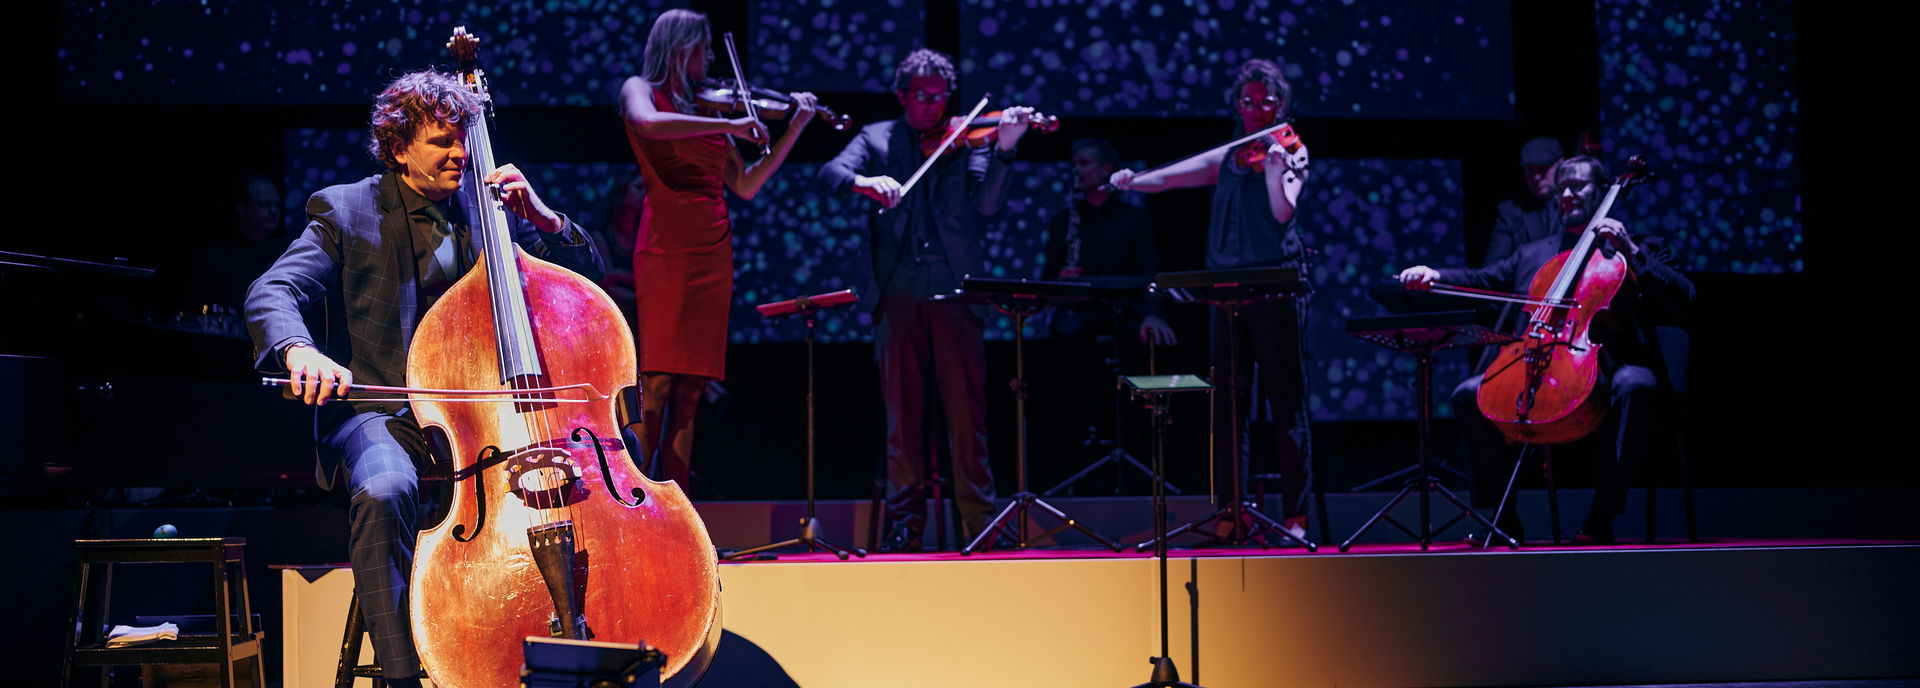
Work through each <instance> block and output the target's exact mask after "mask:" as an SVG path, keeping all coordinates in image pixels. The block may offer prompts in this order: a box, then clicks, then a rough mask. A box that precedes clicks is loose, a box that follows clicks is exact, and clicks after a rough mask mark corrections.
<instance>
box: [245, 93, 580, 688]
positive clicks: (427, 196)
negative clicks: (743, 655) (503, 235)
mask: <svg viewBox="0 0 1920 688" xmlns="http://www.w3.org/2000/svg"><path fill="white" fill-rule="evenodd" d="M481 116H482V114H481V103H480V100H479V98H478V97H477V96H475V95H474V94H473V92H471V91H469V90H468V89H467V87H466V86H464V85H463V84H461V83H460V81H459V80H457V79H455V78H453V77H450V76H447V75H444V74H440V73H436V72H432V71H423V72H414V73H411V74H406V75H403V76H401V77H400V78H398V79H395V80H394V81H393V83H392V84H390V85H388V86H387V88H386V89H385V90H384V91H382V92H381V93H380V95H379V96H377V97H376V98H375V99H374V105H373V114H372V123H371V127H370V134H371V140H370V142H369V146H368V148H369V152H371V153H372V154H373V157H374V158H375V159H377V160H379V161H380V162H381V163H383V164H385V165H386V168H387V169H386V172H384V173H382V174H376V175H374V176H371V177H367V178H366V179H362V180H360V181H357V182H353V183H349V184H341V185H338V186H330V187H327V188H325V189H321V190H320V191H319V192H317V193H315V194H313V197H312V198H310V199H308V201H307V226H306V228H305V229H304V230H303V231H302V232H301V233H300V236H299V237H298V238H297V239H295V240H294V241H293V243H292V245H290V246H289V247H287V250H286V252H285V253H283V254H282V255H281V256H280V258H279V259H278V260H277V261H275V262H274V264H273V267H271V268H269V269H268V270H267V272H266V273H265V274H263V275H261V276H260V279H258V280H255V281H254V283H253V285H252V287H250V288H249V289H248V293H247V304H246V313H247V329H248V330H249V331H250V332H251V334H252V335H253V343H254V351H255V359H254V367H255V368H257V369H259V370H260V371H261V372H264V373H279V372H285V373H287V374H288V377H289V378H291V379H292V384H291V392H292V393H293V394H294V395H295V396H297V397H299V398H300V399H301V400H302V401H304V402H306V403H307V404H311V405H313V406H316V407H318V408H316V413H317V414H318V417H317V418H316V421H315V424H314V428H315V431H316V434H317V442H316V444H317V445H318V449H319V451H318V453H319V457H318V467H317V477H318V479H319V482H320V485H321V486H322V487H330V486H332V484H333V482H334V478H335V474H336V473H344V474H345V477H346V483H347V486H348V488H349V490H350V498H349V500H348V503H347V521H348V526H349V530H348V533H347V546H348V559H349V560H351V561H352V562H353V578H354V590H355V594H357V595H358V596H359V601H360V608H361V609H362V610H364V611H363V613H364V614H365V616H366V623H367V630H368V634H369V635H370V636H371V638H372V640H373V647H374V657H375V659H376V660H377V661H378V662H379V664H380V669H381V672H382V674H383V675H384V676H385V677H386V678H387V680H388V681H389V682H390V683H392V684H393V685H396V686H408V685H412V686H417V685H419V678H418V677H419V676H420V661H419V658H418V656H417V655H416V654H415V652H414V647H413V635H412V632H411V629H410V626H409V624H408V621H407V612H406V610H407V601H406V599H407V579H408V574H409V571H410V570H411V569H412V567H413V548H414V541H415V539H416V533H417V530H418V528H416V525H417V520H418V518H419V508H420V500H419V483H418V477H417V473H416V471H415V466H416V464H417V463H418V462H419V461H421V460H423V459H425V458H426V457H427V456H428V448H427V441H426V438H425V437H423V435H422V433H421V430H420V426H419V424H418V423H417V422H416V420H415V419H414V417H413V415H412V413H411V412H410V409H409V407H408V406H407V404H406V402H404V401H376V400H356V399H344V400H343V398H344V397H345V395H346V394H347V393H348V391H349V389H350V386H351V385H354V384H371V385H393V386H400V385H404V384H406V374H407V350H408V347H409V346H410V345H411V344H412V342H411V339H412V337H413V331H414V327H415V326H416V325H418V324H419V322H420V318H421V316H422V315H424V314H425V313H426V312H427V309H428V308H430V307H432V306H433V304H434V301H435V300H436V299H438V298H439V297H440V296H441V295H442V294H445V293H446V291H447V289H448V288H449V287H451V286H453V284H454V282H456V281H458V280H459V279H460V277H461V276H463V275H465V274H466V272H467V270H468V269H469V268H470V267H472V265H473V264H474V261H475V260H476V252H475V247H473V246H472V245H471V243H470V241H469V239H468V231H467V230H468V222H469V218H472V217H476V216H477V214H478V213H479V212H480V208H478V207H477V206H476V205H474V203H475V201H476V199H475V198H473V197H472V195H471V194H470V192H469V190H468V189H467V188H466V187H465V185H463V183H462V182H463V181H471V180H466V179H465V176H466V175H468V174H469V173H470V172H471V171H470V170H468V169H467V158H468V151H467V134H466V129H467V127H468V126H469V125H471V124H472V123H473V122H474V121H475V120H476V119H477V118H479V117H481ZM481 181H483V182H484V183H485V184H493V185H498V186H499V188H500V190H501V192H502V196H503V198H504V200H505V203H506V207H507V210H509V211H510V212H511V216H510V217H509V221H510V224H511V227H510V229H511V231H512V235H513V239H514V242H515V243H518V244H519V245H520V246H521V247H522V248H525V249H526V250H527V252H528V253H530V254H532V255H535V256H539V257H542V258H545V259H546V260H550V261H553V262H555V263H558V264H561V265H564V266H566V267H568V268H571V269H573V270H575V271H578V272H580V273H582V274H583V275H585V276H587V277H588V278H589V279H598V278H599V275H600V257H599V255H598V253H597V252H596V250H595V248H594V246H593V243H592V241H591V240H589V239H588V238H587V235H586V233H585V232H582V231H581V230H580V227H579V226H578V225H576V224H574V223H573V222H572V221H571V220H569V219H567V217H566V216H565V215H562V214H560V213H558V212H555V211H554V210H553V209H551V208H548V207H547V205H546V203H544V202H542V201H541V200H540V196H539V194H536V193H534V190H533V186H532V184H531V183H530V182H529V181H528V180H527V177H526V175H525V174H523V173H521V172H520V171H519V170H518V169H516V168H515V167H514V166H513V165H502V166H500V167H499V168H498V169H496V170H494V172H493V173H492V174H490V175H488V176H487V178H486V179H484V180H481ZM308 311H312V312H313V314H314V315H315V316H316V318H319V319H320V322H322V323H324V326H323V327H321V328H319V333H320V334H319V336H318V337H316V336H315V335H314V330H312V329H309V327H308V325H307V322H306V320H304V319H303V317H302V314H303V313H305V312H308ZM342 361H344V363H342ZM329 401H335V402H339V403H332V404H329V403H327V402H329Z"/></svg>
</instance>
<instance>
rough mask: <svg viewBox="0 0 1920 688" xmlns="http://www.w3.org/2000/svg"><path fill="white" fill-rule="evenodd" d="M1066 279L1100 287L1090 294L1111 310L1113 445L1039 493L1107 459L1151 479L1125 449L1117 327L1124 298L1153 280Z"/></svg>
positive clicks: (1065, 485) (1117, 489)
mask: <svg viewBox="0 0 1920 688" xmlns="http://www.w3.org/2000/svg"><path fill="white" fill-rule="evenodd" d="M1066 279H1071V281H1074V282H1086V283H1088V284H1091V285H1094V286H1095V287H1096V288H1098V289H1099V291H1098V292H1096V294H1095V295H1094V296H1093V298H1094V299H1095V300H1099V301H1104V302H1106V305H1107V308H1108V310H1109V311H1110V312H1111V313H1112V317H1113V326H1114V331H1113V356H1112V358H1111V359H1109V360H1110V364H1109V365H1108V366H1107V371H1108V373H1110V374H1112V375H1113V376H1114V379H1115V380H1116V384H1115V385H1114V395H1113V449H1110V450H1108V451H1107V453H1105V454H1103V455H1101V456H1100V458H1098V459H1095V460H1094V462H1093V463H1090V464H1087V467H1086V468H1082V469H1080V472H1078V473H1074V474H1073V475H1071V476H1068V478H1067V479H1066V480H1062V481H1060V484H1058V485H1054V486H1053V487H1052V488H1050V489H1048V490H1047V491H1046V492H1042V493H1040V496H1042V497H1052V496H1054V495H1056V494H1059V493H1060V491H1061V490H1065V489H1067V488H1068V487H1071V486H1073V484H1074V483H1077V482H1080V479H1081V478H1085V477H1087V476H1089V475H1092V474H1093V472H1094V471H1096V470H1099V469H1100V467H1101V466H1105V465H1107V464H1110V463H1111V464H1115V466H1116V468H1115V470H1116V471H1119V472H1124V469H1121V468H1118V466H1119V465H1120V464H1126V465H1130V466H1133V467H1134V468H1135V469H1137V470H1139V471H1140V472H1141V473H1142V474H1144V475H1146V476H1147V478H1148V479H1153V470H1152V469H1149V468H1147V466H1146V464H1143V463H1140V459H1138V458H1135V457H1134V455H1133V453H1132V452H1129V451H1127V446H1126V439H1127V433H1126V417H1125V414H1124V413H1123V410H1124V408H1123V406H1122V404H1121V399H1120V394H1119V392H1120V391H1121V389H1122V388H1123V387H1124V386H1125V383H1124V382H1120V380H1121V378H1123V377H1125V375H1124V374H1123V373H1122V371H1121V369H1120V366H1121V360H1122V359H1121V357H1122V354H1123V353H1124V352H1123V351H1122V342H1124V341H1125V340H1123V339H1121V337H1122V336H1123V335H1125V334H1126V333H1124V332H1121V331H1120V320H1121V317H1120V316H1121V312H1122V304H1123V303H1125V302H1127V301H1130V300H1137V299H1139V298H1141V297H1142V296H1145V295H1146V289H1147V287H1148V286H1149V285H1150V284H1151V283H1152V279H1153V278H1151V277H1147V276H1143V275H1140V276H1136V275H1091V276H1086V277H1077V278H1066ZM1153 346H1154V345H1153V343H1152V342H1148V344H1147V347H1148V360H1149V363H1148V365H1147V374H1148V375H1152V374H1154V373H1155V372H1156V371H1154V369H1153V364H1152V363H1151V360H1152V347H1153ZM1167 491H1169V492H1172V493H1174V494H1181V492H1180V488H1178V487H1174V486H1173V484H1172V483H1168V484H1167ZM1113 493H1114V494H1120V476H1118V475H1116V476H1115V479H1114V486H1113Z"/></svg>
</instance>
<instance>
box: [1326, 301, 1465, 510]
mask: <svg viewBox="0 0 1920 688" xmlns="http://www.w3.org/2000/svg"><path fill="white" fill-rule="evenodd" d="M1367 297H1368V298H1369V299H1372V301H1373V302H1374V303H1377V304H1380V305H1381V306H1384V307H1386V309H1387V312H1388V313H1398V314H1402V315H1409V314H1414V313H1433V312H1437V311H1457V310H1460V300H1459V299H1457V298H1450V297H1447V296H1442V295H1439V294H1434V293H1432V292H1425V291H1408V290H1407V288H1406V287H1404V286H1401V285H1400V283H1398V282H1394V283H1392V284H1389V285H1385V286H1378V287H1371V288H1368V289H1367ZM1478 358H1479V357H1478V356H1476V355H1474V353H1473V350H1472V349H1471V347H1469V350H1468V352H1467V362H1468V365H1477V364H1475V363H1474V361H1475V360H1477V359H1478ZM1432 468H1438V469H1440V470H1442V471H1446V472H1447V473H1450V474H1452V475H1453V477H1455V478H1459V479H1461V480H1465V479H1466V478H1467V474H1466V473H1464V472H1462V471H1461V470H1460V469H1458V468H1454V467H1453V465H1452V464H1450V463H1448V462H1447V457H1445V456H1442V457H1440V463H1439V464H1437V465H1434V466H1432ZM1418 470H1420V464H1419V463H1418V462H1415V463H1410V464H1407V465H1406V466H1403V467H1401V468H1400V469H1399V470H1396V471H1394V472H1392V473H1388V474H1386V475H1383V476H1380V477H1378V478H1374V479H1372V480H1368V481H1366V482H1363V483H1360V484H1358V485H1355V486H1353V487H1352V488H1351V489H1349V490H1348V491H1349V492H1367V491H1370V490H1372V489H1373V488H1376V487H1379V486H1381V485H1385V484H1387V483H1391V482H1393V481H1395V480H1399V479H1401V478H1405V477H1407V476H1408V475H1410V474H1412V473H1413V472H1415V471H1418Z"/></svg>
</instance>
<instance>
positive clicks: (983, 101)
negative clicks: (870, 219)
mask: <svg viewBox="0 0 1920 688" xmlns="http://www.w3.org/2000/svg"><path fill="white" fill-rule="evenodd" d="M987 98H988V96H980V102H979V103H978V104H976V105H974V106H973V112H969V113H967V119H966V121H964V122H961V123H960V126H957V127H953V131H949V132H947V140H945V141H941V142H940V148H939V149H937V150H935V151H933V155H929V156H927V159H926V161H925V162H922V163H920V169H917V170H914V171H913V176H911V177H908V178H907V183H906V185H905V186H902V187H900V198H902V199H904V198H906V197H907V192H908V191H912V190H913V185H914V184H916V183H918V182H919V181H920V177H921V176H923V175H925V174H926V173H927V168H930V167H933V163H934V162H935V161H937V160H939V159H940V155H941V154H943V153H946V152H947V147H948V146H951V145H953V142H954V141H955V140H957V139H959V138H960V135H962V134H965V133H967V125H969V124H972V123H973V120H974V118H977V117H979V116H980V111H981V110H985V109H987ZM880 214H881V215H885V214H887V209H886V207H885V206H881V208H880Z"/></svg>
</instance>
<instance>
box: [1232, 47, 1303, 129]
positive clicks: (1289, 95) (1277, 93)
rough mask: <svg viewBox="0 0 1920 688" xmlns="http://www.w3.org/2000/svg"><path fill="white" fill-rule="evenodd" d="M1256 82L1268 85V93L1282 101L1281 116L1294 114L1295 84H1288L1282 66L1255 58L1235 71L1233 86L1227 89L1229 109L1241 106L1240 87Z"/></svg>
mask: <svg viewBox="0 0 1920 688" xmlns="http://www.w3.org/2000/svg"><path fill="white" fill-rule="evenodd" d="M1255 81H1258V82H1261V83H1264V84H1266V85H1267V93H1270V94H1272V95H1273V96H1274V97H1276V98H1279V99H1280V116H1281V118H1285V117H1287V116H1289V115H1292V114H1293V84H1291V83H1288V82H1287V77H1286V75H1285V74H1282V73H1281V72H1280V65H1278V64H1275V63H1274V61H1272V60H1262V59H1260V58H1257V57H1256V58H1253V59H1250V60H1247V61H1246V62H1243V63H1241V64H1240V66H1239V67H1238V68H1236V69H1234V70H1233V85H1232V86H1229V87H1227V93H1226V96H1227V109H1228V110H1232V109H1233V108H1234V107H1236V106H1238V105H1239V104H1240V87H1241V86H1245V85H1247V84H1250V83H1253V82H1255Z"/></svg>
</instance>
